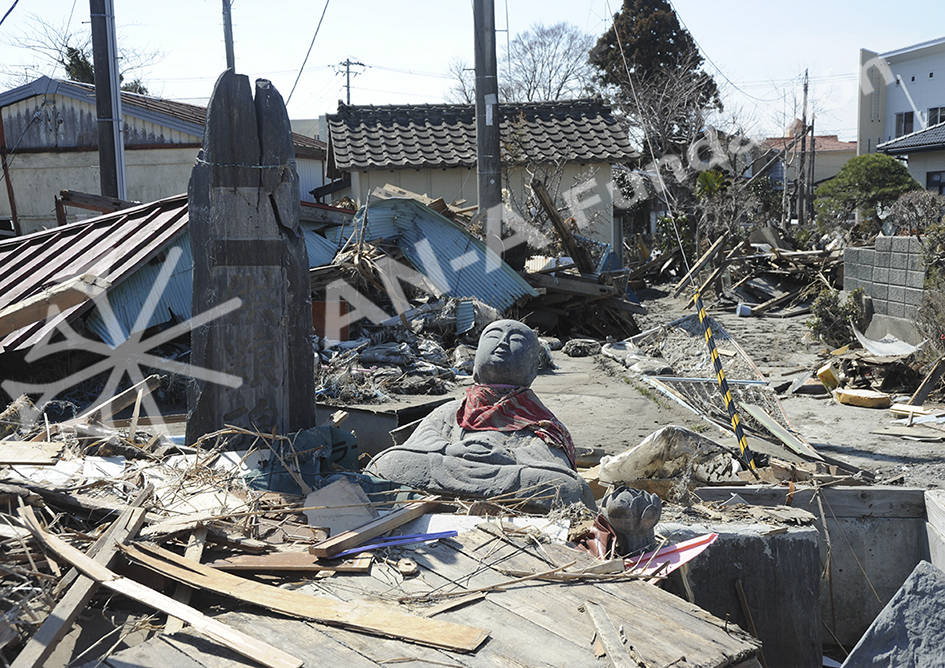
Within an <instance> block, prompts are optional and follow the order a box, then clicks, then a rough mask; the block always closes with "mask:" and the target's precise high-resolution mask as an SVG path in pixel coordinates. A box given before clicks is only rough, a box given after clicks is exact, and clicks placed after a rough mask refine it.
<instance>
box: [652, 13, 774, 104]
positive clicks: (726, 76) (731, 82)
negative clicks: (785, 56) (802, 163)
mask: <svg viewBox="0 0 945 668" xmlns="http://www.w3.org/2000/svg"><path fill="white" fill-rule="evenodd" d="M667 2H669V6H670V7H671V8H672V10H673V12H675V14H676V18H678V19H679V22H680V23H682V26H683V28H685V29H686V32H688V33H689V36H690V37H692V41H693V42H695V44H696V48H698V49H699V52H700V53H702V55H703V56H705V59H706V60H708V61H709V62H710V63H711V64H712V67H714V68H715V71H716V72H718V73H719V74H720V75H722V78H723V79H725V80H726V81H727V82H728V83H729V85H731V86H732V88H734V89H735V90H737V91H738V92H740V93H741V94H742V95H745V96H747V97H750V98H751V99H753V100H757V101H758V102H769V103H770V102H778V101H779V98H775V99H773V100H766V99H763V98H760V97H755V96H754V95H752V94H751V93H746V92H745V91H743V90H742V89H741V88H739V87H738V86H736V85H735V82H734V81H732V80H731V79H729V78H728V75H726V74H725V72H723V71H722V70H721V69H720V68H719V66H718V65H716V64H715V61H713V60H712V58H710V57H709V54H708V53H706V51H705V49H703V48H702V46H701V45H700V44H699V42H698V41H696V38H695V36H694V35H693V34H692V31H691V30H689V26H687V25H686V22H685V21H683V19H682V16H680V15H679V12H678V11H677V10H676V6H675V5H673V0H667Z"/></svg>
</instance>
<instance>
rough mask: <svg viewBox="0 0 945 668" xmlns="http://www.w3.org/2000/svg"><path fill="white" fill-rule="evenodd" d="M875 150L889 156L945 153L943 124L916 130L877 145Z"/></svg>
mask: <svg viewBox="0 0 945 668" xmlns="http://www.w3.org/2000/svg"><path fill="white" fill-rule="evenodd" d="M876 149H877V150H878V151H882V152H883V153H888V154H890V155H902V154H905V153H918V152H921V151H945V123H939V124H938V125H933V126H932V127H929V128H926V129H925V130H918V131H917V132H913V133H911V134H907V135H904V136H902V137H898V138H896V139H893V140H892V141H888V142H885V143H883V144H880V145H878V146H877V147H876Z"/></svg>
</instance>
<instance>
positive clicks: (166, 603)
mask: <svg viewBox="0 0 945 668" xmlns="http://www.w3.org/2000/svg"><path fill="white" fill-rule="evenodd" d="M18 512H19V515H20V517H21V518H22V519H23V521H24V522H25V523H26V526H27V527H29V529H30V531H31V532H32V533H33V537H34V538H36V540H38V541H40V542H41V543H43V544H45V545H46V546H47V547H49V549H51V550H52V551H53V552H55V553H56V554H58V555H59V556H60V557H62V558H63V559H65V560H66V561H68V562H69V563H70V564H72V565H73V566H75V567H76V568H77V569H79V570H80V571H82V573H83V574H84V575H86V576H87V577H88V578H90V579H92V580H95V581H96V582H98V583H99V584H101V585H104V586H105V587H108V588H109V589H111V590H112V591H115V592H117V593H119V594H122V595H124V596H127V597H128V598H131V599H133V600H135V601H138V602H139V603H143V604H144V605H147V606H149V607H151V608H154V609H156V610H159V611H161V612H164V613H167V614H169V615H174V616H175V617H180V618H181V619H183V620H184V621H186V622H187V623H189V624H190V625H191V626H193V627H194V628H195V629H197V630H198V631H200V632H201V633H203V634H204V635H206V636H207V637H208V638H212V639H213V640H215V641H217V642H219V643H220V644H222V645H225V646H226V647H229V648H230V649H232V650H233V651H234V652H238V653H239V654H241V655H242V656H245V657H247V658H249V659H252V660H253V661H256V662H258V663H260V664H262V665H264V666H270V667H271V668H301V666H302V661H301V660H299V659H296V658H295V657H293V656H292V655H290V654H288V653H287V652H284V651H282V650H281V649H279V648H277V647H273V646H272V645H269V644H268V643H265V642H263V641H261V640H258V639H256V638H253V637H251V636H248V635H246V634H245V633H243V632H241V631H237V630H236V629H234V628H230V627H229V626H226V625H225V624H221V623H220V622H218V621H216V620H214V619H211V618H210V617H207V616H206V615H204V614H203V613H202V612H200V611H198V610H194V609H193V608H191V607H190V606H186V605H184V604H182V603H178V602H177V601H175V600H174V599H172V598H171V597H170V596H165V595H164V594H162V593H160V592H157V591H154V590H153V589H150V588H148V587H145V586H144V585H142V584H139V583H138V582H135V581H134V580H130V579H128V578H126V577H122V576H120V575H118V574H117V573H114V572H113V571H111V570H109V569H108V568H106V567H105V566H103V565H102V564H99V563H97V562H96V561H94V560H92V559H89V558H88V557H87V556H85V555H84V554H82V552H80V551H79V550H77V549H76V548H74V547H72V546H71V545H69V544H68V543H65V542H63V541H62V540H60V539H59V538H57V537H55V536H53V535H50V534H47V533H46V532H45V531H43V529H42V527H41V526H40V525H39V521H38V520H37V519H36V516H35V515H34V514H33V510H32V508H29V507H26V508H19V509H18Z"/></svg>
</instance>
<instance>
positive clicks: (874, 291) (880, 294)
mask: <svg viewBox="0 0 945 668" xmlns="http://www.w3.org/2000/svg"><path fill="white" fill-rule="evenodd" d="M868 292H869V293H870V297H872V298H873V306H874V308H875V306H876V302H878V301H881V302H885V301H886V300H888V299H889V286H888V285H886V284H885V283H873V284H872V286H870V287H869V288H868Z"/></svg>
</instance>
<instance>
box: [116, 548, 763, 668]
mask: <svg viewBox="0 0 945 668" xmlns="http://www.w3.org/2000/svg"><path fill="white" fill-rule="evenodd" d="M510 537H511V540H512V542H513V543H514V542H515V541H516V540H519V539H516V538H515V537H514V535H512V534H510ZM521 545H522V547H518V546H516V545H515V544H510V543H509V542H506V541H503V540H501V539H499V538H497V537H496V536H495V535H492V534H490V533H487V532H485V531H478V530H476V531H469V532H466V533H463V534H461V535H459V536H457V537H455V538H451V539H446V540H440V541H437V542H436V543H431V544H423V545H421V546H419V547H418V548H417V549H416V550H414V551H413V552H412V555H411V556H412V557H413V558H414V560H415V561H416V562H417V564H418V565H419V566H420V574H419V575H418V576H416V577H413V578H408V579H406V580H404V579H397V578H392V577H391V574H392V572H393V569H392V568H391V567H388V566H387V565H385V564H383V563H382V564H378V565H377V566H376V567H375V570H374V571H372V575H371V576H356V577H341V576H336V577H333V578H328V579H324V580H317V581H315V582H313V583H311V584H308V585H306V586H305V587H304V589H303V591H306V592H312V593H313V594H317V595H318V597H319V598H321V597H332V598H334V599H336V600H337V601H338V604H339V605H342V606H343V607H345V608H348V609H362V608H363V606H371V605H376V603H374V602H375V601H378V600H386V601H390V600H395V599H397V598H399V597H404V596H407V597H416V596H425V597H430V596H431V595H432V596H433V598H431V599H430V601H429V602H424V601H421V600H417V599H416V598H413V599H412V600H413V601H415V602H405V605H407V606H408V607H409V609H411V610H413V612H415V613H418V614H423V613H424V612H425V611H428V610H438V614H437V615H436V619H442V620H448V621H450V622H453V623H458V624H464V625H480V626H483V627H485V628H487V629H488V630H489V633H490V639H489V641H488V642H486V643H484V644H483V645H482V646H480V647H479V648H478V650H477V651H475V652H474V653H471V654H456V653H448V652H445V651H443V650H441V649H437V648H434V647H425V646H419V645H414V644H409V643H405V642H403V641H402V640H398V639H394V638H389V637H388V638H384V637H372V636H367V635H364V634H360V633H356V632H353V631H351V630H347V629H345V628H341V627H337V626H322V625H317V624H314V623H312V622H306V621H303V620H286V619H280V618H277V617H270V616H266V615H256V614H251V613H246V612H240V613H229V614H227V615H224V616H223V617H222V618H221V621H225V622H226V623H227V624H229V625H231V626H234V627H235V628H237V629H240V630H246V631H248V630H250V629H252V630H254V631H256V632H258V633H261V634H263V635H264V636H265V637H266V638H267V640H269V641H270V642H272V643H274V644H276V645H279V646H286V647H288V646H292V647H293V648H295V649H296V650H297V654H298V656H299V658H301V659H303V660H304V661H305V665H306V666H308V665H311V666H315V665H351V666H352V667H353V668H363V667H367V666H386V665H390V664H394V663H401V662H410V663H411V664H415V665H431V666H436V665H448V666H454V667H458V668H494V667H496V666H557V665H580V666H588V665H606V664H605V663H600V662H599V661H598V659H597V658H595V655H594V649H593V638H594V635H595V624H594V622H593V621H592V620H591V618H590V617H589V615H588V614H585V613H583V612H581V610H582V609H583V608H582V606H584V605H585V602H588V601H589V602H591V603H592V604H594V605H597V606H599V608H600V609H601V610H603V611H606V615H607V617H609V619H610V620H612V624H613V625H614V626H617V625H619V626H620V627H622V629H623V631H624V634H625V636H626V638H627V640H628V643H627V644H626V645H624V647H628V646H632V648H633V655H630V654H629V652H627V654H628V656H629V658H630V659H631V660H633V661H644V662H646V663H645V665H648V666H653V667H656V666H666V665H668V664H670V663H672V662H674V661H677V660H678V659H679V657H680V656H686V658H687V665H688V664H691V665H699V666H703V667H704V668H738V667H741V666H747V665H752V666H755V665H757V664H755V663H751V662H752V661H754V657H755V656H756V655H757V651H758V648H759V645H760V643H758V642H757V641H756V640H754V639H752V638H751V637H749V636H748V634H747V633H745V632H744V631H742V630H741V629H739V628H738V627H736V626H734V625H732V624H728V625H726V623H725V622H724V621H723V620H720V619H717V618H715V617H713V616H711V615H709V614H708V613H706V612H705V611H703V610H700V609H699V608H697V607H695V606H693V605H691V604H689V603H687V602H686V601H684V600H682V599H680V598H678V597H676V596H673V595H671V594H669V593H667V592H665V591H662V590H661V589H658V588H656V587H654V586H652V585H648V584H645V583H643V582H639V581H636V582H619V583H610V584H607V583H602V582H600V581H599V580H597V581H594V582H586V583H574V582H570V583H567V584H562V583H557V582H542V581H538V580H532V581H528V582H523V583H521V584H518V585H512V586H507V587H506V588H505V589H504V590H502V591H491V592H489V593H486V594H485V595H484V596H481V595H480V596H475V597H474V598H472V599H469V600H466V604H465V605H460V606H457V607H450V606H443V605H442V604H443V603H444V602H445V601H449V600H451V599H448V598H437V596H438V595H439V594H442V593H445V592H448V591H457V592H463V591H465V590H467V589H475V588H479V587H484V586H490V585H495V584H497V583H500V582H507V581H508V580H509V579H510V577H509V575H508V574H507V573H505V572H503V571H505V570H521V571H528V572H533V573H534V572H545V571H548V570H550V569H552V568H553V567H554V566H553V565H552V564H554V565H563V564H567V563H571V562H575V561H576V562H577V563H576V564H575V565H574V566H573V567H572V569H574V570H578V569H579V568H581V567H584V566H586V565H589V564H592V563H595V561H596V560H594V559H593V558H592V557H590V556H589V555H586V554H583V553H578V552H575V551H574V550H570V549H569V548H566V547H564V546H560V545H554V544H551V545H549V544H544V545H542V546H541V547H540V548H536V547H535V546H534V544H529V543H527V542H525V541H524V540H522V541H521ZM461 596H462V594H461ZM312 598H315V596H312ZM617 632H618V633H619V629H618V630H617ZM200 642H201V641H200V640H199V639H198V638H193V637H191V636H188V635H187V634H186V632H185V633H183V634H178V635H176V636H173V637H171V638H164V639H163V640H162V639H152V640H149V641H148V642H147V643H145V644H144V645H139V646H137V647H136V648H135V649H134V650H126V652H120V653H118V654H116V655H115V656H113V657H110V658H109V659H108V660H107V662H106V665H107V666H109V667H110V668H126V667H128V666H130V665H132V662H131V661H128V662H127V663H124V664H119V663H118V662H119V661H122V660H124V656H125V655H126V654H128V653H130V652H132V651H134V652H135V654H134V661H136V662H137V663H134V664H133V665H136V666H139V667H140V668H166V666H167V665H170V664H167V663H163V664H162V663H159V662H158V661H155V660H153V658H152V657H150V656H149V655H148V653H147V651H146V650H145V649H143V648H146V647H149V646H155V650H154V651H155V652H156V653H160V654H161V656H164V657H166V656H167V652H168V648H175V649H176V650H178V651H179V653H180V654H186V655H187V656H188V657H191V658H193V659H195V660H197V661H198V662H199V663H201V664H204V659H205V653H206V652H210V651H212V650H213V649H215V648H213V647H211V646H209V645H207V646H205V647H201V646H200V644H199V643H200ZM618 649H619V648H618ZM614 654H615V655H619V652H618V651H616V650H614ZM620 656H621V658H622V655H620ZM605 661H606V660H605ZM746 662H748V663H746ZM186 665H187V666H188V668H189V664H186ZM204 665H206V666H208V668H237V667H238V666H240V663H238V659H236V658H235V657H230V656H229V655H226V654H225V653H224V654H223V655H222V656H216V657H206V663H205V664H204ZM629 665H644V664H638V663H631V664H629Z"/></svg>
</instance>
